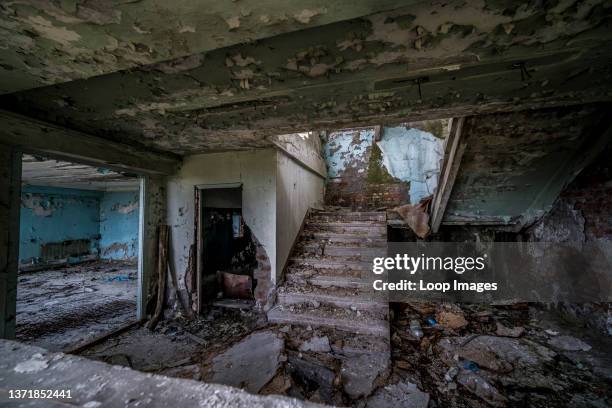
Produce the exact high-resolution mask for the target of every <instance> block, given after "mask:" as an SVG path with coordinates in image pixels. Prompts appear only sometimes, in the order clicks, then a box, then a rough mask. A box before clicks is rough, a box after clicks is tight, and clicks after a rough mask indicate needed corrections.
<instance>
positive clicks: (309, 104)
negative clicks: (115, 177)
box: [0, 1, 612, 154]
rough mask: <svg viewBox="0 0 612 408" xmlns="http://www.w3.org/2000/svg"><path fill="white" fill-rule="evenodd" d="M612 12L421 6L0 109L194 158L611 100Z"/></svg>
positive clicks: (48, 91)
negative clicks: (289, 139)
mask: <svg viewBox="0 0 612 408" xmlns="http://www.w3.org/2000/svg"><path fill="white" fill-rule="evenodd" d="M309 14H310V13H304V14H303V15H301V16H300V17H299V19H302V18H303V19H304V20H306V19H307V16H308V15H309ZM609 14H610V6H609V4H608V3H607V2H605V1H593V2H588V3H584V2H577V1H576V2H574V1H563V2H549V3H546V5H542V4H541V3H540V2H528V3H523V4H520V5H519V4H516V3H515V2H494V1H468V2H464V1H451V2H444V3H442V2H418V3H417V4H412V5H410V6H407V7H403V8H394V9H393V10H391V11H385V12H379V13H374V14H371V15H368V16H367V17H360V18H356V19H352V20H346V21H338V22H334V23H331V24H327V25H323V26H317V27H313V28H307V29H305V30H301V31H295V32H290V33H285V34H281V35H276V36H273V37H269V38H266V39H262V40H260V41H254V42H250V43H246V44H241V45H234V46H229V47H225V48H218V49H215V50H211V51H208V52H206V53H205V54H202V53H197V54H192V55H191V56H189V57H187V58H185V59H181V60H173V61H168V62H165V63H164V64H163V65H159V64H157V65H147V66H143V67H141V68H137V69H133V70H130V71H127V72H123V73H117V74H109V75H102V76H98V77H95V78H90V79H87V80H80V81H73V82H70V83H65V84H61V85H57V86H51V87H46V88H41V89H36V90H32V91H26V92H20V93H16V94H12V95H8V96H5V97H4V98H2V100H1V101H0V104H1V106H3V107H4V108H5V109H9V110H15V111H18V112H21V113H24V114H27V115H32V116H35V117H38V118H41V119H44V120H47V121H51V122H55V123H59V124H61V125H63V126H67V127H70V128H75V129H80V130H86V131H87V132H89V133H93V134H96V135H99V136H101V137H104V138H110V139H113V140H118V141H127V142H129V143H132V144H141V145H144V146H147V147H149V148H155V149H159V150H166V151H172V152H175V153H178V154H190V153H197V152H203V151H215V150H236V149H246V148H258V147H266V146H270V142H269V140H267V139H266V136H269V135H274V134H285V133H293V132H295V131H300V130H313V129H324V128H339V127H351V126H356V125H370V126H371V125H372V124H373V123H376V124H378V123H388V124H393V123H401V122H404V121H406V120H419V119H423V118H426V119H429V118H442V117H453V116H463V115H465V114H468V113H469V114H477V113H487V112H495V111H512V110H519V109H525V108H541V107H546V106H558V105H567V104H580V103H585V102H589V101H601V100H609V99H610V98H611V96H612V95H611V92H610V87H609V83H610V79H611V76H612V73H611V71H610V64H608V63H607V62H608V61H607V59H606V58H605V56H606V55H609V54H610V44H612V42H610V41H609V40H610V37H611V31H610V29H609V18H608V16H609ZM347 16H348V14H347ZM311 18H312V19H315V18H316V17H314V16H313V17H311ZM299 19H298V20H299ZM232 24H235V22H233V23H232ZM91 95H96V97H95V98H92V97H91Z"/></svg>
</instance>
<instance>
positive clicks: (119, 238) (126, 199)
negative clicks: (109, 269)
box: [100, 191, 140, 261]
mask: <svg viewBox="0 0 612 408" xmlns="http://www.w3.org/2000/svg"><path fill="white" fill-rule="evenodd" d="M139 206H140V198H139V192H138V191H125V192H123V191H122V192H105V193H104V194H103V195H102V197H101V199H100V258H102V259H116V260H117V259H121V260H132V261H135V260H136V259H137V258H138V225H139Z"/></svg>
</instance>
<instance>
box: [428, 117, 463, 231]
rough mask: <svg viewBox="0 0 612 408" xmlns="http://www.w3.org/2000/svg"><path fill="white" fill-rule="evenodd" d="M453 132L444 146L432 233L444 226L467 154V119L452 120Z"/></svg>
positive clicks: (433, 206) (434, 206)
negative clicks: (447, 207) (464, 135)
mask: <svg viewBox="0 0 612 408" xmlns="http://www.w3.org/2000/svg"><path fill="white" fill-rule="evenodd" d="M451 121H452V122H451V131H450V134H449V136H448V138H447V139H446V143H445V145H444V159H443V160H444V161H443V162H442V171H441V172H440V179H439V182H438V189H437V190H436V194H435V196H434V199H433V203H432V212H431V214H432V216H431V232H432V233H436V232H438V229H439V228H440V225H441V224H442V218H443V217H444V212H445V211H446V206H447V204H448V201H449V199H450V195H451V192H452V190H453V185H454V184H455V179H456V178H457V173H458V172H459V166H460V165H461V159H462V157H463V153H464V152H465V148H466V146H467V145H466V143H465V141H464V139H465V138H464V137H463V134H464V132H463V124H464V122H465V118H464V117H462V118H453V119H451Z"/></svg>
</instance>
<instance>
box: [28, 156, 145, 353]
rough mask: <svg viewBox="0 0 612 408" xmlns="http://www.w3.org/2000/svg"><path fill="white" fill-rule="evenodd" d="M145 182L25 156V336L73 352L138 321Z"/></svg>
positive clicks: (123, 174)
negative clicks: (139, 264) (141, 186)
mask: <svg viewBox="0 0 612 408" xmlns="http://www.w3.org/2000/svg"><path fill="white" fill-rule="evenodd" d="M139 190H140V179H139V178H138V176H136V175H134V174H126V173H117V172H115V171H111V170H108V169H103V168H98V167H93V166H87V165H82V164H75V163H69V162H65V161H59V160H53V159H49V158H44V157H39V156H35V155H28V154H25V155H23V158H22V193H21V211H20V242H19V275H18V286H17V329H16V335H17V339H18V340H20V341H23V342H26V343H30V344H34V345H37V346H41V347H44V348H47V349H50V350H71V349H74V348H75V347H78V346H80V345H82V344H86V343H88V342H90V341H92V340H94V339H96V338H98V337H100V336H102V335H104V334H106V333H109V332H111V331H114V330H117V329H118V328H120V327H123V326H125V325H126V324H128V323H131V322H134V321H135V320H136V299H137V291H138V287H139V278H138V277H139V273H138V257H139V253H140V251H139V248H140V239H139V235H140V212H141V210H140V191H139Z"/></svg>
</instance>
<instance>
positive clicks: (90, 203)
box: [19, 186, 102, 263]
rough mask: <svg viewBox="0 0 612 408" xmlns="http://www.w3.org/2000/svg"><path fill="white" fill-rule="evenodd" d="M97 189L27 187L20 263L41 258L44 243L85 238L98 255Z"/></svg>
mask: <svg viewBox="0 0 612 408" xmlns="http://www.w3.org/2000/svg"><path fill="white" fill-rule="evenodd" d="M101 197H102V193H101V192H98V191H88V190H76V189H70V188H58V187H43V186H25V187H23V189H22V193H21V215H20V223H19V228H20V233H19V235H20V240H19V261H20V263H30V262H31V263H38V262H40V261H41V259H40V257H41V245H43V244H48V243H57V242H63V241H68V240H80V239H86V240H89V241H90V243H91V247H90V253H92V254H97V253H98V249H99V239H100V236H99V235H100V199H101Z"/></svg>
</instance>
